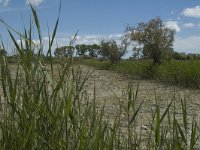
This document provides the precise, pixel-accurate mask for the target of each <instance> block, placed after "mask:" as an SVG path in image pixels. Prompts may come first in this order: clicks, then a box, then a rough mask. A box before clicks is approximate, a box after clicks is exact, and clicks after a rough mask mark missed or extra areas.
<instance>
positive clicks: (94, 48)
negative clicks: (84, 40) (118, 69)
mask: <svg viewBox="0 0 200 150" xmlns="http://www.w3.org/2000/svg"><path fill="white" fill-rule="evenodd" d="M100 48H101V47H100V45H97V44H93V45H88V51H89V56H91V57H97V56H98V54H99V51H100Z"/></svg>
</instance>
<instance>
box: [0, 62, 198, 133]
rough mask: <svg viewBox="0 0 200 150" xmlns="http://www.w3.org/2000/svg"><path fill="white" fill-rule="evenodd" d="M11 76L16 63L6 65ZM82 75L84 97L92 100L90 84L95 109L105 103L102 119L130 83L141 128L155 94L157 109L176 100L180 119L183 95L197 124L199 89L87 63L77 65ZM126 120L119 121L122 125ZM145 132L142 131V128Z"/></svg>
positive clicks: (114, 112) (112, 111) (114, 111)
mask: <svg viewBox="0 0 200 150" xmlns="http://www.w3.org/2000/svg"><path fill="white" fill-rule="evenodd" d="M10 67H11V70H12V71H13V72H12V76H13V77H14V76H15V71H16V65H10ZM81 68H82V69H83V75H84V74H86V73H87V72H88V70H89V71H90V73H91V75H90V77H89V79H88V80H87V82H86V84H85V86H84V91H83V92H86V93H87V95H88V97H89V98H90V99H92V98H93V97H94V96H93V93H94V86H95V92H96V103H97V107H98V108H102V107H103V106H105V112H106V116H105V117H106V118H107V119H109V120H112V119H114V118H115V116H116V115H117V114H118V112H119V103H120V102H122V101H123V102H125V103H126V102H127V98H126V97H125V95H124V93H125V92H126V91H127V86H128V84H129V83H131V84H133V88H134V89H133V91H136V89H137V85H138V84H139V93H138V97H137V105H139V104H140V103H141V102H142V101H144V103H143V105H142V109H141V111H140V112H139V116H138V119H137V122H136V123H137V126H138V127H141V126H142V127H143V128H142V129H143V130H148V128H149V126H148V125H149V121H150V120H151V115H152V110H155V94H156V96H157V98H158V103H159V104H160V107H161V111H164V110H165V109H166V107H167V104H168V103H169V102H170V101H171V100H172V99H173V98H174V99H175V101H176V107H177V109H176V115H177V117H179V119H180V120H182V118H181V113H180V112H181V105H180V99H181V98H186V100H187V108H188V115H189V118H188V119H189V122H191V120H192V114H194V115H195V116H196V119H197V121H198V124H200V91H199V90H192V89H185V88H181V87H177V86H169V85H164V84H162V83H158V82H156V81H152V80H139V79H138V78H136V79H130V78H127V77H125V76H123V75H121V74H118V73H115V72H112V71H108V70H97V69H95V68H90V67H87V66H81ZM0 96H1V97H2V96H3V94H2V89H1V88H0ZM120 117H121V120H122V122H127V119H126V118H125V116H124V114H122V115H120ZM123 125H124V126H126V123H124V124H123V123H122V126H123ZM144 132H146V131H144Z"/></svg>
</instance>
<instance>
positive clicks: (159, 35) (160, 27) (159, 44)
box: [127, 17, 175, 64]
mask: <svg viewBox="0 0 200 150" xmlns="http://www.w3.org/2000/svg"><path fill="white" fill-rule="evenodd" d="M127 30H128V31H129V33H130V39H131V40H132V41H134V42H136V43H137V46H138V45H139V46H142V47H143V55H144V57H146V58H151V59H153V63H154V64H159V63H160V62H161V56H162V53H163V51H165V50H167V49H170V48H172V46H173V42H174V34H175V31H174V30H172V29H169V28H167V27H166V26H165V25H164V24H163V22H162V20H161V19H160V18H159V17H157V18H155V19H152V20H150V21H149V22H147V23H139V24H138V26H137V27H131V26H128V28H127Z"/></svg>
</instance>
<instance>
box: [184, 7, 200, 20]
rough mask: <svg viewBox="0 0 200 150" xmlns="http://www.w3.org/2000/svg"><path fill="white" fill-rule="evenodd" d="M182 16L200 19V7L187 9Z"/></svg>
mask: <svg viewBox="0 0 200 150" xmlns="http://www.w3.org/2000/svg"><path fill="white" fill-rule="evenodd" d="M182 14H183V15H184V16H187V17H194V18H200V7H199V6H196V7H193V8H186V9H185V10H184V11H183V12H182Z"/></svg>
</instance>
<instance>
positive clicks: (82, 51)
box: [75, 44, 88, 56]
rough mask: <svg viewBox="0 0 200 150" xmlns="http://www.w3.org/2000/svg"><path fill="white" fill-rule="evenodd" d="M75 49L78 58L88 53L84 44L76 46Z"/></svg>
mask: <svg viewBox="0 0 200 150" xmlns="http://www.w3.org/2000/svg"><path fill="white" fill-rule="evenodd" d="M75 48H76V50H77V53H78V55H79V56H84V55H85V53H86V52H87V51H88V46H87V45H85V44H79V45H76V46H75Z"/></svg>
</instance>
